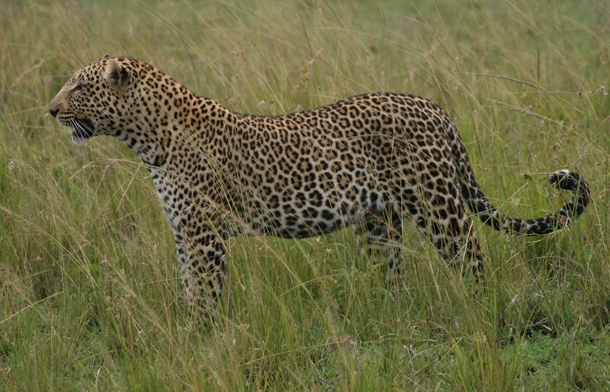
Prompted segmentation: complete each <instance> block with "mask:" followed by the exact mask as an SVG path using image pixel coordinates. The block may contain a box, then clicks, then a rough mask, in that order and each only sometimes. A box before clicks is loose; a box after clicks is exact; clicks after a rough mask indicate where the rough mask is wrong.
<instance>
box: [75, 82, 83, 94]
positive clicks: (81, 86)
mask: <svg viewBox="0 0 610 392" xmlns="http://www.w3.org/2000/svg"><path fill="white" fill-rule="evenodd" d="M83 88H85V85H84V83H79V84H77V85H76V86H74V87H73V88H72V92H75V91H81V90H82V89H83Z"/></svg>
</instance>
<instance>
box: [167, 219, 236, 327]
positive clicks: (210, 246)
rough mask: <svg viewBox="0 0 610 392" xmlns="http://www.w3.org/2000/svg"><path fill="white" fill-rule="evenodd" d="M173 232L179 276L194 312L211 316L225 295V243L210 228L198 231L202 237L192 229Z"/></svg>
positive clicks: (187, 300)
mask: <svg viewBox="0 0 610 392" xmlns="http://www.w3.org/2000/svg"><path fill="white" fill-rule="evenodd" d="M181 229H182V230H181V231H182V232H186V234H182V232H180V231H177V230H174V235H175V239H176V250H177V252H178V258H179V260H180V275H181V278H182V284H183V287H184V292H185V295H186V302H187V304H188V305H189V307H190V308H191V310H194V311H199V313H200V314H201V315H202V316H205V315H207V314H209V313H212V312H213V311H214V310H215V308H216V303H217V301H218V298H219V297H220V295H221V294H222V289H223V284H224V279H225V271H226V266H225V263H226V251H225V246H224V241H223V240H222V238H220V237H219V236H218V234H216V233H215V232H214V231H213V230H212V229H211V228H207V227H206V228H205V229H204V228H201V227H200V228H199V229H198V230H199V235H197V236H194V235H188V234H193V233H192V231H191V233H188V232H189V231H190V230H186V228H184V227H182V228H181Z"/></svg>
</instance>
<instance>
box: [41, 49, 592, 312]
mask: <svg viewBox="0 0 610 392" xmlns="http://www.w3.org/2000/svg"><path fill="white" fill-rule="evenodd" d="M48 113H49V114H50V115H51V116H52V117H55V118H56V120H57V121H58V122H59V124H60V125H62V126H65V127H67V128H69V130H70V131H71V138H72V141H73V142H74V143H76V144H77V145H83V144H85V143H87V142H89V141H90V140H91V139H92V138H93V137H96V136H102V135H106V136H112V137H115V138H116V139H118V140H120V141H121V142H123V143H125V144H126V145H127V146H128V147H129V148H130V149H131V150H132V151H133V153H135V155H136V156H137V157H138V158H139V159H140V160H141V162H142V164H143V165H144V166H145V167H146V168H147V169H148V171H149V172H150V177H151V178H152V182H153V183H154V187H155V189H156V192H157V194H158V198H159V201H160V204H161V207H162V209H163V212H164V214H165V217H166V218H167V220H168V221H169V225H170V226H171V229H172V230H173V234H174V238H175V246H176V252H177V255H178V259H179V264H180V267H179V270H180V276H181V281H182V284H183V286H184V292H185V297H186V302H187V304H188V306H189V307H190V308H191V309H194V312H195V313H201V314H202V315H206V314H209V313H212V312H214V309H216V308H217V305H216V304H217V302H218V300H219V297H220V296H221V294H222V292H223V289H226V282H225V280H226V274H227V267H226V263H227V261H226V259H227V252H228V245H227V243H228V240H229V239H230V238H231V237H234V236H240V235H265V234H267V235H271V236H276V237H282V238H293V239H298V238H308V237H313V236H319V235H324V234H328V233H331V232H333V231H335V230H339V229H343V228H346V227H352V228H353V230H354V233H355V237H356V239H357V243H361V244H362V248H363V249H364V250H363V251H364V252H367V251H368V252H370V253H373V252H374V253H375V254H379V253H381V254H383V255H384V256H383V258H384V259H387V267H386V271H387V272H386V275H387V276H386V279H389V280H393V279H400V277H401V275H404V271H403V270H404V269H405V267H404V266H403V260H402V259H403V257H401V247H402V241H403V224H404V222H407V221H410V222H412V224H414V226H415V227H416V228H417V230H418V231H419V232H421V233H422V234H423V239H424V241H429V243H431V244H433V246H434V247H435V248H436V250H437V251H438V254H439V255H440V256H441V259H442V260H444V261H445V262H446V263H448V264H450V265H460V266H462V268H465V269H466V270H470V269H472V270H473V271H475V274H476V275H477V276H479V275H480V274H483V273H484V255H483V252H482V251H481V247H480V245H479V243H478V242H477V239H476V237H475V235H474V232H475V230H474V228H473V219H472V218H473V217H476V218H478V219H479V220H480V221H482V222H483V223H484V224H485V225H488V226H491V227H492V228H493V229H495V230H497V231H501V232H503V233H506V234H508V235H524V236H531V235H544V234H549V233H552V232H556V231H559V230H561V229H563V228H565V227H567V226H568V225H569V224H570V223H571V222H573V221H574V220H575V219H576V218H577V217H579V216H580V215H581V214H583V212H584V211H585V208H586V206H587V205H588V203H589V201H590V198H591V191H590V186H589V184H588V182H587V181H586V180H585V179H584V178H583V177H582V176H580V175H579V174H578V173H577V172H574V171H570V170H568V169H562V170H558V171H555V172H552V173H551V174H549V175H548V179H549V181H550V183H551V185H552V186H553V187H556V188H558V189H562V190H569V191H571V192H572V196H571V198H570V199H569V200H568V201H567V202H566V203H565V204H564V205H563V206H562V207H561V208H560V209H559V210H558V211H557V212H553V213H550V214H548V215H546V216H544V217H541V218H537V219H521V218H514V217H510V216H508V215H507V214H504V213H502V212H500V211H499V210H498V209H496V207H494V206H493V205H492V204H491V203H490V201H489V200H488V198H487V197H486V196H485V195H484V194H483V192H482V190H481V188H480V186H479V185H478V183H477V181H476V180H475V176H474V173H473V169H472V166H471V164H470V161H469V158H468V154H467V151H466V147H465V144H464V142H463V141H462V139H461V137H460V135H459V134H458V131H457V129H456V126H455V125H454V123H453V122H452V120H451V118H450V116H449V115H448V114H447V112H445V110H443V109H442V108H441V107H440V106H439V105H437V104H435V103H433V102H432V101H430V100H428V99H425V98H421V97H418V96H415V95H405V94H399V93H365V94H361V95H356V96H353V97H351V98H347V99H343V100H339V101H337V102H335V103H332V104H329V105H327V106H321V107H318V108H314V109H311V110H302V111H296V112H292V113H288V114H283V115H275V116H271V115H269V116H264V115H252V114H242V113H237V112H234V111H231V110H229V109H227V108H226V107H224V106H223V105H221V103H219V102H217V101H215V100H212V99H208V98H204V97H201V96H198V95H196V94H195V93H193V92H191V91H190V90H189V89H187V88H186V87H185V86H184V85H182V84H180V83H179V82H177V81H175V80H174V79H173V78H172V77H170V76H169V75H168V74H166V73H164V72H163V71H161V70H159V69H158V68H156V67H155V66H153V65H151V64H148V63H146V62H142V61H139V60H136V59H133V58H129V57H110V56H108V55H106V56H104V57H103V58H101V59H100V60H98V61H96V62H94V63H92V64H90V65H87V66H85V67H84V68H82V69H80V70H78V71H76V72H75V73H74V74H73V76H72V77H71V78H69V80H68V81H67V82H66V84H65V85H64V86H63V87H62V88H61V90H60V91H59V92H58V94H57V96H56V97H55V98H54V99H53V100H52V101H51V102H50V103H49V105H48ZM467 209H468V210H470V213H471V214H472V215H470V214H469V213H468V211H467ZM426 238H427V240H426Z"/></svg>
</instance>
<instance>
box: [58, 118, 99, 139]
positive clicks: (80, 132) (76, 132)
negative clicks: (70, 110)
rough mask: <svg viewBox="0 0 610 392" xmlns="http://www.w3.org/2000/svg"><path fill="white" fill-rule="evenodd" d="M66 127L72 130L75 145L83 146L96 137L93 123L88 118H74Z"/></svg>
mask: <svg viewBox="0 0 610 392" xmlns="http://www.w3.org/2000/svg"><path fill="white" fill-rule="evenodd" d="M64 125H65V126H67V127H69V128H70V129H72V141H73V142H74V143H75V144H78V145H83V144H85V143H87V142H88V141H89V139H91V138H92V137H93V136H95V132H94V131H93V122H92V121H91V120H89V119H87V118H80V117H74V118H72V119H70V120H69V121H67V122H66V123H65V124H64Z"/></svg>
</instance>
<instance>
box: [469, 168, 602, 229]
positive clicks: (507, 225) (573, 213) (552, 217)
mask: <svg viewBox="0 0 610 392" xmlns="http://www.w3.org/2000/svg"><path fill="white" fill-rule="evenodd" d="M549 181H550V183H551V185H552V186H554V187H556V188H559V189H565V190H569V191H572V193H573V195H572V198H571V199H570V200H569V201H568V202H567V203H566V204H565V205H564V206H563V207H561V209H560V210H559V211H557V212H555V213H552V214H549V215H547V216H544V217H542V218H538V219H519V218H512V217H508V216H506V215H504V214H503V213H501V212H499V211H498V210H497V209H496V208H495V207H494V206H492V205H491V203H489V201H488V200H487V198H486V197H485V196H484V195H483V194H482V192H481V190H480V188H479V187H478V186H477V185H476V183H475V184H473V183H469V182H465V181H461V191H462V195H463V196H464V198H465V199H466V203H467V205H468V207H469V208H470V210H471V211H472V212H474V213H475V214H476V215H477V216H478V217H479V219H481V221H483V223H485V224H487V225H489V226H491V227H493V228H494V229H496V230H501V231H503V232H505V233H509V234H512V235H541V234H549V233H552V232H554V231H557V230H561V229H563V228H564V227H566V226H568V225H569V224H570V223H571V222H572V221H573V220H574V219H576V218H578V216H580V215H581V214H582V213H583V212H584V211H585V207H586V206H587V204H589V200H590V198H591V191H590V189H589V183H587V181H586V180H585V179H584V178H582V177H581V176H580V175H579V174H578V173H575V172H571V171H569V170H559V171H556V172H555V173H553V174H551V175H549Z"/></svg>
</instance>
